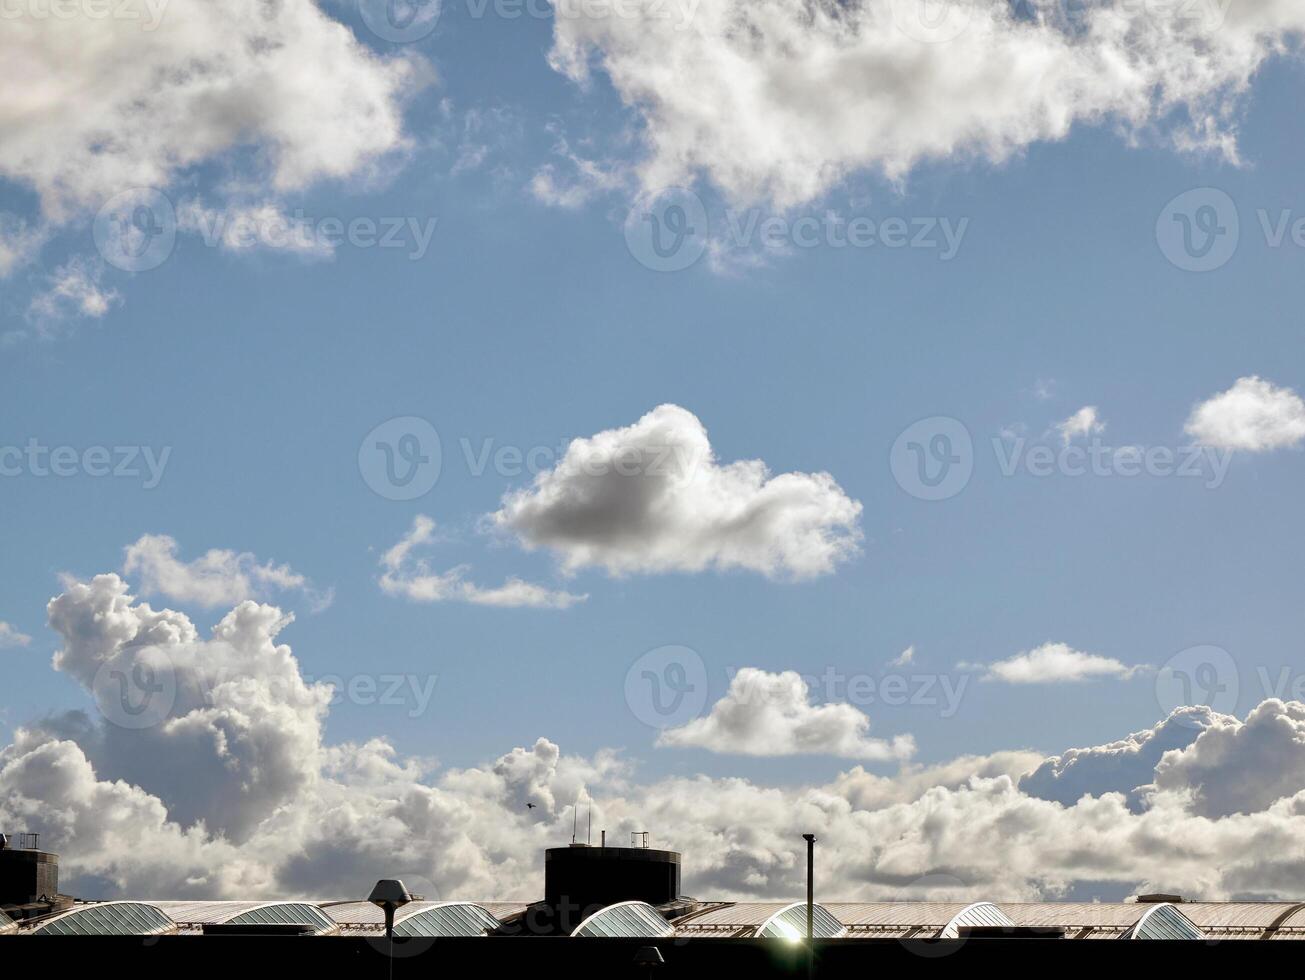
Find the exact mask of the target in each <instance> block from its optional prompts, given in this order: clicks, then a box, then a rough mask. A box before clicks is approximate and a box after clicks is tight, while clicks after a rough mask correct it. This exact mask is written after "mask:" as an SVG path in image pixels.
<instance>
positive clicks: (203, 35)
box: [0, 0, 416, 220]
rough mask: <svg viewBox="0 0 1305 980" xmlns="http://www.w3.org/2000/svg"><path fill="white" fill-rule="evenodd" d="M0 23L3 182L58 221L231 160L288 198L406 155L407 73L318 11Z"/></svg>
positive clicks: (309, 7) (272, 8)
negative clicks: (248, 153) (11, 83)
mask: <svg viewBox="0 0 1305 980" xmlns="http://www.w3.org/2000/svg"><path fill="white" fill-rule="evenodd" d="M5 23H6V26H5V31H4V34H3V36H0V62H3V63H4V64H5V65H6V66H8V68H9V70H10V71H11V72H12V73H13V74H14V77H16V78H22V79H23V80H24V84H23V86H22V87H21V89H20V90H18V91H16V92H15V93H14V94H13V96H12V97H11V98H7V99H6V100H5V102H4V105H3V106H0V131H3V132H4V134H5V139H4V143H3V145H0V176H3V177H6V178H8V179H10V180H13V181H16V182H18V183H20V184H23V185H25V186H27V187H29V188H31V189H32V190H33V191H35V192H36V193H37V194H38V195H39V196H40V198H41V203H42V207H43V209H44V211H45V213H46V214H47V215H48V216H50V217H51V218H53V219H56V220H57V219H60V218H63V217H66V216H67V215H69V214H70V213H72V212H75V211H76V210H79V209H81V208H83V207H97V206H98V205H99V204H100V202H102V201H103V200H104V199H105V198H106V197H109V196H111V195H112V194H114V193H116V192H118V191H121V190H125V189H127V188H130V187H157V188H164V187H167V186H169V185H170V184H171V183H172V181H173V179H174V177H175V176H176V175H177V174H178V173H179V172H181V171H182V170H184V169H185V168H187V167H192V166H194V165H196V164H199V163H202V162H204V161H206V160H211V159H213V158H215V157H217V156H219V155H221V154H224V153H227V152H229V151H232V150H236V149H246V148H247V149H251V150H253V151H255V153H256V156H257V158H258V167H259V169H260V171H261V172H263V173H265V174H266V176H267V180H268V183H269V184H270V185H271V186H272V187H273V188H275V189H276V190H279V191H286V190H291V189H295V188H299V187H303V186H305V185H306V184H309V183H311V182H313V181H315V180H319V179H322V178H332V177H334V178H339V177H347V176H350V175H353V174H356V173H358V172H359V171H361V170H363V169H364V168H366V167H367V166H368V165H370V164H372V163H374V162H375V161H376V160H377V159H378V158H379V157H380V156H382V155H384V154H385V153H388V152H392V151H395V150H397V149H400V148H402V146H403V145H404V136H403V127H402V120H401V117H400V109H399V103H400V99H401V96H402V95H403V92H404V88H405V86H407V85H409V84H411V83H412V82H413V80H414V76H415V74H416V67H415V64H414V62H412V61H411V60H409V59H407V58H401V57H390V58H380V57H378V56H376V55H374V54H372V53H371V52H369V51H368V50H367V48H365V47H364V46H363V45H361V44H360V43H359V42H358V41H357V39H356V38H355V37H354V36H353V34H351V33H350V31H349V30H348V29H347V28H346V27H345V26H344V25H343V24H341V23H340V22H339V21H336V20H334V19H332V18H331V17H329V16H327V15H326V14H324V13H323V12H322V10H321V9H319V7H318V5H317V4H316V3H275V4H269V3H263V2H260V0H232V2H230V3H217V4H215V3H206V2H202V0H172V2H170V3H168V4H166V5H165V6H164V7H163V9H162V12H161V16H160V17H159V18H157V21H156V22H155V23H152V24H149V25H146V24H144V23H142V22H141V21H139V20H130V19H124V18H118V17H108V18H90V17H71V18H63V17H18V18H9V19H8V20H6V22H5ZM147 28H148V29H147Z"/></svg>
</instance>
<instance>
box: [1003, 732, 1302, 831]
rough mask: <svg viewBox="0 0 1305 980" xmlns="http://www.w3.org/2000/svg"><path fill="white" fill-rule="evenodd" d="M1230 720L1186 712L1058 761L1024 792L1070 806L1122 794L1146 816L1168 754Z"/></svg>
mask: <svg viewBox="0 0 1305 980" xmlns="http://www.w3.org/2000/svg"><path fill="white" fill-rule="evenodd" d="M1224 717H1225V716H1222V715H1218V714H1217V713H1216V712H1214V711H1212V710H1211V709H1210V708H1207V707H1204V706H1201V707H1192V708H1180V709H1178V710H1177V711H1175V712H1174V713H1173V714H1171V715H1170V716H1169V717H1168V718H1166V719H1165V720H1164V721H1162V722H1160V723H1159V724H1158V725H1156V726H1155V727H1154V728H1149V729H1147V730H1146V731H1141V732H1134V733H1133V734H1131V735H1129V736H1128V737H1127V738H1122V739H1120V740H1119V741H1117V742H1110V743H1108V744H1106V745H1098V746H1094V747H1092V748H1086V749H1069V750H1068V751H1066V752H1064V753H1062V754H1061V755H1056V756H1052V757H1051V758H1049V759H1047V760H1046V761H1045V762H1043V763H1042V764H1041V765H1039V766H1038V767H1037V768H1036V769H1035V770H1034V771H1032V772H1030V773H1029V774H1028V775H1027V776H1025V777H1024V778H1023V779H1021V780H1020V782H1019V788H1020V789H1021V790H1023V791H1024V792H1025V793H1028V794H1029V795H1030V796H1036V797H1038V798H1039V799H1043V800H1055V801H1056V802H1057V803H1063V804H1065V805H1066V806H1069V805H1071V804H1073V803H1076V802H1078V801H1079V800H1080V799H1082V798H1083V797H1084V796H1104V795H1106V794H1107V793H1122V794H1124V795H1125V796H1126V797H1127V798H1128V800H1129V803H1130V806H1132V807H1133V808H1134V809H1136V810H1141V809H1142V793H1143V790H1144V788H1145V787H1146V786H1147V785H1148V784H1150V783H1151V782H1152V780H1153V779H1154V777H1155V769H1156V766H1157V765H1159V764H1160V760H1161V759H1162V758H1163V757H1164V755H1165V753H1166V752H1170V751H1172V750H1175V749H1185V748H1187V747H1188V746H1189V745H1191V744H1192V742H1194V741H1195V740H1196V737H1197V736H1198V735H1200V734H1201V732H1202V730H1204V729H1206V728H1209V727H1210V726H1211V725H1212V724H1214V723H1215V721H1216V720H1223V719H1224ZM1302 785H1305V783H1303V784H1302Z"/></svg>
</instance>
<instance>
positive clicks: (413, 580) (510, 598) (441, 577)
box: [380, 514, 589, 609]
mask: <svg viewBox="0 0 1305 980" xmlns="http://www.w3.org/2000/svg"><path fill="white" fill-rule="evenodd" d="M434 533H435V522H434V521H433V520H431V519H430V518H429V517H427V516H426V515H425V514H418V515H417V517H416V518H415V519H414V520H413V522H412V528H411V529H410V530H409V531H408V533H407V534H405V535H404V536H403V537H402V538H400V539H399V541H398V543H397V544H395V545H394V546H393V547H392V548H390V549H389V550H388V551H386V552H385V554H384V555H382V556H381V568H382V569H383V571H382V572H381V578H380V583H381V589H382V590H383V591H385V592H386V593H387V594H389V595H394V596H402V597H404V598H406V599H411V600H412V601H413V602H469V603H471V604H472V605H477V606H503V607H514V606H528V607H532V608H535V609H567V608H569V607H571V606H574V605H575V604H576V603H578V602H584V601H585V600H586V599H588V598H589V596H587V595H576V594H575V593H572V592H564V591H560V590H556V589H547V588H545V587H544V586H542V585H536V584H535V583H533V582H526V581H524V580H522V579H519V578H516V577H513V578H509V579H508V580H507V581H506V582H505V583H503V584H502V585H500V586H498V587H496V588H485V587H483V586H479V585H476V584H475V583H474V582H468V581H467V580H466V575H467V572H468V571H470V569H469V568H468V567H467V566H466V565H459V566H458V567H457V568H453V569H450V570H449V571H447V572H435V571H432V570H431V566H430V562H429V561H427V560H426V559H424V558H414V557H413V555H412V552H413V549H415V548H417V547H418V546H419V545H423V544H428V543H429V542H430V541H431V539H432V538H433V537H434Z"/></svg>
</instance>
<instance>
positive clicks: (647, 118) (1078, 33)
mask: <svg viewBox="0 0 1305 980" xmlns="http://www.w3.org/2000/svg"><path fill="white" fill-rule="evenodd" d="M562 6H565V7H566V11H567V15H566V16H562V15H561V14H560V13H559V16H558V17H557V18H556V19H555V22H554V25H555V26H554V43H553V49H552V52H551V55H550V61H551V63H552V64H553V66H554V67H555V68H556V69H557V70H558V71H560V72H563V73H565V74H566V75H567V76H569V77H570V78H572V79H573V80H575V81H577V82H579V83H581V84H586V83H588V81H589V80H590V77H591V75H592V73H593V72H594V70H595V69H598V70H600V71H602V72H603V73H605V74H606V75H607V77H608V78H609V79H610V80H611V83H612V85H613V86H614V88H615V90H616V92H617V93H618V94H619V96H620V97H621V99H622V100H623V101H624V102H625V103H626V104H627V105H629V106H631V107H633V108H634V109H635V110H636V111H637V112H638V113H639V114H640V116H641V119H642V122H643V125H644V139H645V141H646V144H647V148H648V153H647V158H646V159H645V160H644V161H643V164H642V170H643V173H642V177H643V181H644V183H645V185H646V186H647V187H649V188H659V187H664V186H667V185H672V184H681V183H688V182H691V181H692V179H693V177H694V176H695V175H697V174H699V173H703V174H706V175H707V176H709V177H710V179H711V180H712V181H714V182H715V183H716V184H717V185H718V186H719V187H721V188H722V189H723V190H724V191H725V192H726V193H727V194H728V195H729V196H730V197H732V198H734V199H738V200H746V201H752V200H758V199H769V200H770V201H772V202H774V203H775V204H776V205H777V206H779V207H782V208H784V207H792V206H795V205H798V204H801V203H804V202H808V201H811V200H813V199H815V198H818V197H819V196H820V195H821V194H823V193H825V192H826V191H827V190H829V189H830V188H831V187H832V186H834V185H835V184H836V183H838V182H839V181H840V180H841V179H843V178H844V177H845V176H847V175H848V174H850V173H854V172H856V171H861V170H871V171H878V172H881V173H883V174H885V175H887V176H888V177H889V178H893V179H896V178H899V177H901V176H903V175H904V174H906V173H907V172H908V171H910V170H911V168H912V167H914V166H915V165H916V164H917V163H919V162H920V161H923V160H930V159H950V158H972V157H977V158H983V159H987V160H992V161H1001V160H1004V159H1006V158H1007V157H1009V156H1010V155H1012V154H1014V153H1017V152H1019V151H1020V150H1022V149H1023V148H1024V147H1027V146H1028V145H1029V144H1031V143H1034V142H1036V141H1041V140H1055V139H1060V138H1063V137H1064V136H1066V135H1067V134H1068V133H1069V131H1070V130H1071V128H1072V127H1073V126H1074V125H1075V124H1076V123H1086V124H1095V123H1099V122H1108V123H1110V124H1113V125H1114V126H1116V127H1117V128H1119V129H1121V130H1123V131H1124V132H1125V133H1127V134H1129V135H1136V134H1137V133H1139V132H1141V131H1142V130H1143V129H1145V128H1158V129H1160V130H1162V131H1164V130H1167V131H1168V132H1169V133H1170V135H1171V137H1172V140H1173V142H1175V143H1176V144H1177V145H1179V146H1181V147H1188V148H1191V147H1200V148H1213V149H1215V150H1216V151H1218V152H1221V153H1223V154H1224V155H1226V156H1230V157H1235V155H1236V149H1235V135H1236V132H1235V118H1234V114H1235V109H1236V103H1237V101H1238V98H1239V97H1240V96H1241V95H1242V94H1243V93H1244V92H1245V90H1246V88H1247V86H1248V84H1249V81H1250V78H1251V76H1252V75H1253V74H1254V73H1255V72H1256V70H1257V69H1258V68H1259V67H1260V66H1261V65H1262V64H1263V63H1264V62H1265V60H1266V59H1268V58H1269V57H1270V56H1271V55H1273V54H1274V53H1276V52H1279V51H1282V50H1284V48H1286V47H1287V43H1288V41H1289V40H1290V39H1292V38H1293V37H1295V36H1296V35H1298V33H1299V32H1300V31H1301V30H1302V28H1305V9H1302V8H1301V6H1300V5H1299V4H1296V3H1293V2H1292V0H1257V2H1253V3H1233V4H1227V3H1215V2H1198V3H1196V4H1166V5H1163V7H1162V6H1161V5H1146V6H1145V9H1143V5H1138V4H1130V5H1121V4H1114V3H1110V2H1108V0H1086V2H1085V3H1082V4H1074V5H1072V6H1066V5H1065V4H1064V3H1063V2H1061V0H1026V2H1022V3H1019V4H1014V3H1009V2H1008V0H961V2H957V3H950V4H947V5H946V6H943V5H939V4H935V3H932V2H929V0H854V2H851V3H836V2H833V0H817V2H806V0H720V2H717V3H702V4H696V5H689V4H666V3H662V2H659V0H642V2H641V3H638V4H636V5H632V7H633V9H635V10H636V11H637V14H635V15H631V16H623V17H612V16H603V15H602V14H600V13H597V12H595V13H592V14H591V15H588V16H587V15H586V13H585V11H584V10H581V9H580V8H579V7H577V6H576V5H574V4H569V5H562ZM940 8H941V11H940ZM940 12H941V16H940Z"/></svg>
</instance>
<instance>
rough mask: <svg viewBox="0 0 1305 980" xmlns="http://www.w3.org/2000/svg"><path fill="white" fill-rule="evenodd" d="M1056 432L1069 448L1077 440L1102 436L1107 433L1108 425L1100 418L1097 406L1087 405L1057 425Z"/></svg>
mask: <svg viewBox="0 0 1305 980" xmlns="http://www.w3.org/2000/svg"><path fill="white" fill-rule="evenodd" d="M1056 431H1057V432H1058V433H1060V438H1061V439H1062V440H1063V441H1064V443H1065V445H1066V446H1068V445H1069V444H1070V443H1071V442H1073V441H1074V440H1075V439H1077V438H1080V437H1081V438H1084V439H1086V438H1087V437H1088V436H1095V435H1100V434H1101V433H1102V432H1105V431H1106V424H1105V423H1104V422H1102V421H1101V420H1100V419H1099V418H1098V414H1097V407H1096V406H1095V405H1085V406H1083V407H1082V408H1080V409H1079V410H1078V411H1077V412H1075V413H1074V414H1073V415H1071V416H1070V417H1069V418H1067V419H1065V421H1063V422H1058V423H1056Z"/></svg>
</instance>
